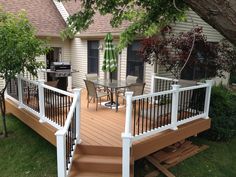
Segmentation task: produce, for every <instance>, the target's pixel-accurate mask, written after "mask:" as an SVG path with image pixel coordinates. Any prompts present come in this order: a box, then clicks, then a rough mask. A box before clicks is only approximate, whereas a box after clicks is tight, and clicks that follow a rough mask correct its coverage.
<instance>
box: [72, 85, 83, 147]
mask: <svg viewBox="0 0 236 177" xmlns="http://www.w3.org/2000/svg"><path fill="white" fill-rule="evenodd" d="M81 90H82V89H81V88H76V89H74V90H73V91H74V93H75V95H77V96H78V97H77V102H76V108H75V109H76V113H75V115H76V133H77V134H76V141H77V144H79V143H81V139H80V121H81Z"/></svg>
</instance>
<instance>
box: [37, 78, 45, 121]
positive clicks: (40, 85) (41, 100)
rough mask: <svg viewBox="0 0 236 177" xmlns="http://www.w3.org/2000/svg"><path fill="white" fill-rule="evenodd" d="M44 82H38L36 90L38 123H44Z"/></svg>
mask: <svg viewBox="0 0 236 177" xmlns="http://www.w3.org/2000/svg"><path fill="white" fill-rule="evenodd" d="M43 84H44V80H39V81H38V89H39V95H38V96H39V116H40V119H39V122H41V123H43V122H45V104H44V103H45V102H44V88H43Z"/></svg>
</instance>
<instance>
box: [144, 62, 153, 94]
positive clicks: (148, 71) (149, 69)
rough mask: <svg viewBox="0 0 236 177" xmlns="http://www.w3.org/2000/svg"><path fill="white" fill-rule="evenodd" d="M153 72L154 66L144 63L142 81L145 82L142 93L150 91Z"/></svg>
mask: <svg viewBox="0 0 236 177" xmlns="http://www.w3.org/2000/svg"><path fill="white" fill-rule="evenodd" d="M153 73H154V66H153V65H150V64H148V63H145V64H144V77H143V78H144V82H145V83H146V85H145V89H144V93H150V92H151V83H152V75H153Z"/></svg>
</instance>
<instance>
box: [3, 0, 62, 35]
mask: <svg viewBox="0 0 236 177" xmlns="http://www.w3.org/2000/svg"><path fill="white" fill-rule="evenodd" d="M0 4H1V6H2V7H3V9H4V10H6V11H9V12H12V13H17V12H19V11H20V10H25V11H26V13H27V17H28V18H29V20H30V22H31V23H32V25H33V26H34V27H35V28H36V31H37V36H51V37H59V36H60V32H61V31H62V30H63V29H65V28H66V23H65V21H64V20H63V18H62V16H61V14H60V13H59V11H58V10H57V8H56V6H55V5H54V3H53V1H52V0H33V1H32V0H7V1H6V0H0Z"/></svg>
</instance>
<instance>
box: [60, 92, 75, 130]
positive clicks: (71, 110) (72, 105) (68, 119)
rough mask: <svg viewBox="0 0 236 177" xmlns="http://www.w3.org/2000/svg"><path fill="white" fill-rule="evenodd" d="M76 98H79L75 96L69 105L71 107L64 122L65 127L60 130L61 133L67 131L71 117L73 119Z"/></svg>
mask: <svg viewBox="0 0 236 177" xmlns="http://www.w3.org/2000/svg"><path fill="white" fill-rule="evenodd" d="M78 98H79V96H78V95H75V97H74V100H73V103H72V104H71V107H70V111H69V113H68V115H67V117H66V122H65V125H64V127H63V129H62V131H64V132H65V131H67V130H68V129H69V126H70V123H71V120H72V117H73V114H74V112H75V107H76V103H77V101H78Z"/></svg>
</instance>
